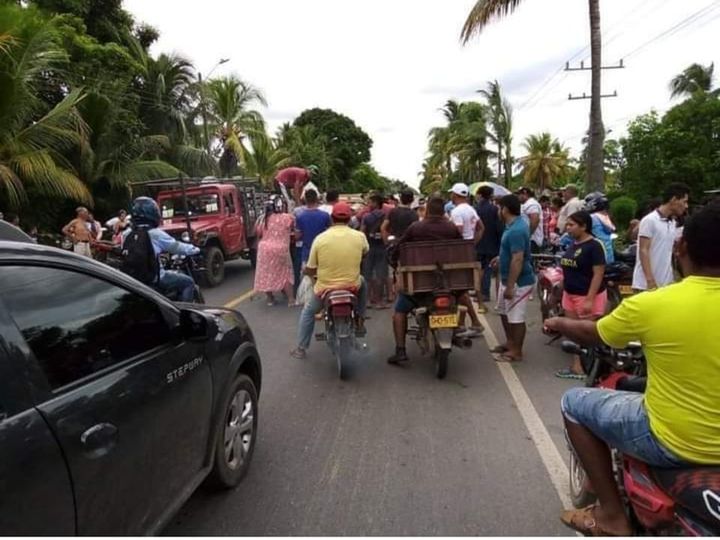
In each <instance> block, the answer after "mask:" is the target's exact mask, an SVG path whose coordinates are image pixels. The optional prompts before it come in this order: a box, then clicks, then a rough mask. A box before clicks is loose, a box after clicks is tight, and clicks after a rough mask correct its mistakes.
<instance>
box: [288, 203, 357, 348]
mask: <svg viewBox="0 0 720 540" xmlns="http://www.w3.org/2000/svg"><path fill="white" fill-rule="evenodd" d="M331 217H332V221H333V226H332V227H330V228H329V229H328V230H327V231H325V232H324V233H322V234H320V235H318V236H317V237H315V241H314V242H313V245H312V248H310V257H309V258H308V262H307V265H306V266H305V274H307V275H309V276H311V277H317V281H316V282H315V294H314V295H313V297H312V299H311V300H310V301H309V302H308V303H307V304H305V307H304V308H303V310H302V313H301V314H300V324H299V327H298V347H297V349H295V350H293V351H291V352H290V355H291V356H293V357H294V358H299V359H303V358H305V357H306V356H307V350H308V348H309V347H310V340H311V339H312V334H313V329H314V328H315V314H316V313H318V312H319V311H320V310H322V308H323V303H322V299H321V297H322V295H323V294H324V293H325V292H326V291H330V290H334V289H351V290H354V291H356V293H357V295H358V317H359V330H363V327H362V321H363V318H364V317H365V305H366V303H367V290H366V289H367V287H366V285H365V281H364V280H363V278H362V276H361V275H360V266H361V263H362V258H363V256H364V255H365V254H366V253H367V252H368V250H369V249H370V248H369V246H368V241H367V238H366V236H365V235H364V234H363V233H361V232H359V231H355V230H353V229H351V228H350V227H349V226H348V225H349V223H350V219H351V218H352V209H351V208H350V205H348V204H346V203H337V204H335V206H333V208H332V215H331Z"/></svg>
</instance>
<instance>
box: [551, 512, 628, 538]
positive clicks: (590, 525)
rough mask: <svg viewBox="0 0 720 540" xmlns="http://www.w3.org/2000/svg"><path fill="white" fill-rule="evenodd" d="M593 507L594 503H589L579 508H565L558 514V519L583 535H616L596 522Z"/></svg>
mask: <svg viewBox="0 0 720 540" xmlns="http://www.w3.org/2000/svg"><path fill="white" fill-rule="evenodd" d="M595 507H596V505H591V506H588V507H586V508H583V509H581V510H565V511H564V512H563V513H562V514H561V516H560V521H562V522H563V525H565V526H566V527H570V528H571V529H572V530H574V531H576V532H579V533H580V534H582V535H583V536H618V535H616V534H612V533H610V532H608V531H605V530H603V529H602V528H601V527H600V526H599V525H598V524H597V521H596V520H595Z"/></svg>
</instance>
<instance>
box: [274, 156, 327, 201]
mask: <svg viewBox="0 0 720 540" xmlns="http://www.w3.org/2000/svg"><path fill="white" fill-rule="evenodd" d="M315 174H317V167H316V166H315V165H310V166H309V167H308V168H306V169H305V168H302V167H287V168H285V169H281V170H280V171H278V173H277V175H275V186H276V187H277V188H278V189H280V191H281V192H282V194H283V195H284V196H285V197H286V198H288V192H289V191H290V190H292V196H293V200H294V201H295V204H300V199H301V197H302V192H303V188H304V187H305V184H307V183H308V182H309V181H310V178H311V177H312V176H314V175H315ZM288 202H290V201H288Z"/></svg>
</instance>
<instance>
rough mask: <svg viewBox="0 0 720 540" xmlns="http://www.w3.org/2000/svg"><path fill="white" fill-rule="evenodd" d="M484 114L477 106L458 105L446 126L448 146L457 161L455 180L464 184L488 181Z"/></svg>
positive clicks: (485, 115)
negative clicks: (453, 117)
mask: <svg viewBox="0 0 720 540" xmlns="http://www.w3.org/2000/svg"><path fill="white" fill-rule="evenodd" d="M487 119H488V111H487V107H485V106H484V105H483V104H481V103H475V102H464V103H461V104H460V107H459V109H458V115H457V119H456V120H455V121H454V122H452V123H451V124H450V132H451V135H450V141H449V145H450V148H451V150H452V151H453V154H454V155H455V156H456V157H457V161H458V167H457V170H458V173H459V179H460V180H461V181H463V182H465V183H468V184H471V183H473V182H482V181H484V180H487V179H488V173H487V171H488V167H487V163H488V158H489V157H490V156H491V155H492V152H491V151H490V150H488V148H487V138H488V133H487Z"/></svg>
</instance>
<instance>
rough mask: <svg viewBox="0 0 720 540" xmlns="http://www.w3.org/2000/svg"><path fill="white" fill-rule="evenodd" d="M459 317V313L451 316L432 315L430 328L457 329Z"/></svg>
mask: <svg viewBox="0 0 720 540" xmlns="http://www.w3.org/2000/svg"><path fill="white" fill-rule="evenodd" d="M458 321H459V317H458V314H457V313H452V314H450V315H430V328H456V327H457V326H458Z"/></svg>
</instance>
